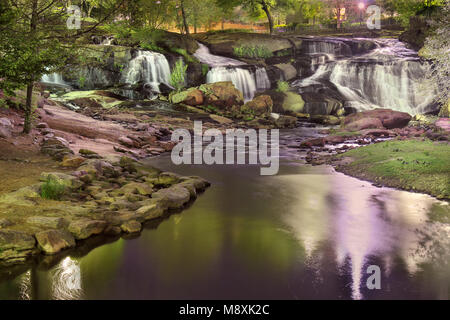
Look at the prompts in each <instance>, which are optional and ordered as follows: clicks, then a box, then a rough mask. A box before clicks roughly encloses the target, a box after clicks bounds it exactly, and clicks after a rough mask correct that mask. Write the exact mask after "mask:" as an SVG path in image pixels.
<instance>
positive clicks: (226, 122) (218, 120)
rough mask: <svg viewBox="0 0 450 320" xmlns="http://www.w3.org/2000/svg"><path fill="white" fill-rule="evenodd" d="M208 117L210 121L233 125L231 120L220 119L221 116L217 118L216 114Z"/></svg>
mask: <svg viewBox="0 0 450 320" xmlns="http://www.w3.org/2000/svg"><path fill="white" fill-rule="evenodd" d="M209 117H210V118H211V119H213V120H214V121H215V122H217V123H220V124H230V123H233V120H231V119H228V118H225V117H222V116H218V115H216V114H210V115H209Z"/></svg>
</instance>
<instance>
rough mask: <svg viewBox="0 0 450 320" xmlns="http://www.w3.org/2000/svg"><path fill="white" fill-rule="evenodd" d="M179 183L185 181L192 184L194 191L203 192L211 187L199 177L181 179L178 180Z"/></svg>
mask: <svg viewBox="0 0 450 320" xmlns="http://www.w3.org/2000/svg"><path fill="white" fill-rule="evenodd" d="M180 181H181V182H186V181H188V182H192V183H193V184H194V186H195V189H196V190H197V191H203V190H205V189H206V188H207V187H209V186H210V185H211V184H210V183H209V182H208V181H206V180H205V179H203V178H200V177H196V176H191V177H182V178H180Z"/></svg>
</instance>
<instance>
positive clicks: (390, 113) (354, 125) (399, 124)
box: [343, 109, 412, 130]
mask: <svg viewBox="0 0 450 320" xmlns="http://www.w3.org/2000/svg"><path fill="white" fill-rule="evenodd" d="M411 119H412V117H411V116H410V115H409V114H408V113H405V112H399V111H394V110H390V109H375V110H369V111H363V112H358V113H354V114H351V115H349V116H347V117H345V119H344V121H343V126H344V127H345V128H347V129H349V130H362V129H383V128H386V129H395V128H404V127H406V126H407V125H408V123H409V122H410V121H411ZM377 120H379V121H377ZM380 124H381V125H380Z"/></svg>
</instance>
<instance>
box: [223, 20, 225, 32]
mask: <svg viewBox="0 0 450 320" xmlns="http://www.w3.org/2000/svg"><path fill="white" fill-rule="evenodd" d="M222 30H225V20H224V19H222Z"/></svg>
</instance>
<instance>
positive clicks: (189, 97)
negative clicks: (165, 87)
mask: <svg viewBox="0 0 450 320" xmlns="http://www.w3.org/2000/svg"><path fill="white" fill-rule="evenodd" d="M171 99H172V102H173V103H184V104H187V105H190V106H198V105H201V104H203V92H201V91H200V90H198V89H197V88H190V89H187V90H185V91H181V92H179V93H175V94H174V95H172V96H171Z"/></svg>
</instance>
